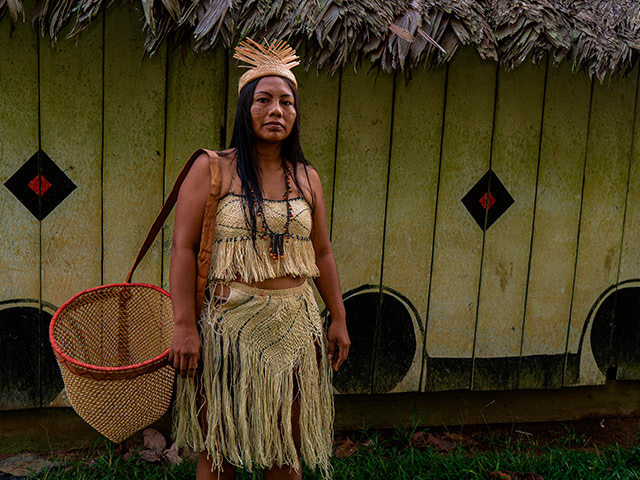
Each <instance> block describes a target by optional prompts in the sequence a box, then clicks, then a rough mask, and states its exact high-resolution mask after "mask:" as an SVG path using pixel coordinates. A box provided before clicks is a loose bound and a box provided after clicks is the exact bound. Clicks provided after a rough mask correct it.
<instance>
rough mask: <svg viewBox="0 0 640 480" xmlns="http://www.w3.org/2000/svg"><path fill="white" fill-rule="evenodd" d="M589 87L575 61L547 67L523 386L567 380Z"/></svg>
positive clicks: (555, 385) (558, 383)
mask: <svg viewBox="0 0 640 480" xmlns="http://www.w3.org/2000/svg"><path fill="white" fill-rule="evenodd" d="M590 91H591V82H590V81H589V78H588V77H587V76H586V75H574V74H572V72H571V66H570V65H568V64H566V63H565V64H562V65H561V66H559V67H555V66H554V67H552V66H550V67H549V69H548V72H547V89H546V95H545V106H544V119H543V126H542V139H541V144H540V167H539V173H538V188H537V198H536V211H535V224H534V228H533V238H532V243H531V260H530V262H531V265H530V269H529V285H528V290H527V303H526V306H525V315H524V327H523V328H524V331H523V341H522V357H521V361H520V372H519V380H518V386H519V388H558V387H560V386H562V376H563V371H564V362H565V347H566V341H567V328H568V324H569V316H570V311H571V290H572V285H573V277H574V267H575V257H576V244H577V238H578V225H579V218H580V195H581V191H582V177H583V170H584V158H585V149H586V140H587V129H588V121H589V102H590ZM574 363H575V362H574V361H573V359H571V361H570V362H569V364H574Z"/></svg>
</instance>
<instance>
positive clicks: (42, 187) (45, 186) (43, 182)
mask: <svg viewBox="0 0 640 480" xmlns="http://www.w3.org/2000/svg"><path fill="white" fill-rule="evenodd" d="M29 188H30V189H31V190H33V192H34V193H35V194H36V195H38V196H40V197H41V196H42V195H44V194H45V193H47V190H49V189H50V188H51V183H49V181H48V180H47V179H46V178H44V177H43V176H42V175H37V176H36V177H34V179H33V180H31V181H30V182H29Z"/></svg>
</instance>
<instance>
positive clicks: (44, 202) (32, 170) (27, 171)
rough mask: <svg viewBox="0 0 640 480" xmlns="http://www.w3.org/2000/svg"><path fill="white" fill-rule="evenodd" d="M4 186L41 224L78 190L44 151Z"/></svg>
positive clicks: (33, 157) (32, 158) (25, 164)
mask: <svg viewBox="0 0 640 480" xmlns="http://www.w3.org/2000/svg"><path fill="white" fill-rule="evenodd" d="M4 186H5V187H7V188H8V189H9V191H11V193H13V194H14V195H15V197H16V198H17V199H18V200H20V202H22V204H23V205H24V206H25V207H26V208H27V210H29V211H30V212H31V213H32V214H33V216H34V217H36V218H37V219H38V220H44V219H45V217H46V216H47V215H49V214H50V213H51V212H52V211H53V210H54V209H55V208H56V207H57V206H58V205H60V204H61V203H62V201H63V200H64V199H65V198H67V197H68V196H69V194H70V193H71V192H73V190H75V188H76V185H75V184H74V183H73V182H72V181H71V179H70V178H69V177H67V175H66V174H65V173H64V172H63V171H62V170H61V169H60V167H58V166H57V165H56V164H55V162H54V161H53V160H51V158H49V155H47V154H46V153H45V152H44V151H43V150H38V151H37V152H36V153H34V154H33V155H32V156H31V158H30V159H29V160H27V161H26V162H25V163H24V165H22V166H21V167H20V168H19V169H18V170H17V171H16V173H14V174H13V175H12V176H11V178H10V179H9V180H7V181H6V182H5V183H4Z"/></svg>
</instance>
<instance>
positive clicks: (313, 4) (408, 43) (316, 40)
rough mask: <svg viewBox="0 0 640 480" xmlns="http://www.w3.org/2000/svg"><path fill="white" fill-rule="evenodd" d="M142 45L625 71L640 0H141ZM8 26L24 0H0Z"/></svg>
mask: <svg viewBox="0 0 640 480" xmlns="http://www.w3.org/2000/svg"><path fill="white" fill-rule="evenodd" d="M140 2H141V9H142V11H143V12H144V19H145V23H144V27H143V28H144V31H145V32H146V35H147V38H146V42H145V50H146V51H147V53H149V54H153V53H154V52H156V51H157V50H158V48H160V45H162V43H163V42H164V41H165V40H166V39H167V37H169V36H176V37H177V38H179V39H186V40H189V39H190V42H191V46H192V48H193V49H194V50H195V51H199V52H204V51H208V50H212V49H214V48H215V47H216V46H217V45H218V43H219V42H222V44H223V45H224V47H225V48H233V47H234V46H235V45H236V44H237V43H238V41H239V40H240V39H242V38H244V37H245V36H251V37H253V38H257V39H260V40H261V39H262V38H266V39H267V40H270V41H273V40H276V39H286V40H288V41H289V42H290V43H291V44H292V45H294V46H300V45H301V44H303V43H304V44H305V45H306V54H307V66H309V65H310V64H314V63H315V65H316V67H317V68H318V69H320V68H325V69H327V70H328V71H329V72H335V71H336V70H337V69H338V68H340V67H341V66H344V65H346V64H348V63H353V64H354V66H356V65H358V63H359V62H360V61H361V60H363V59H369V60H372V61H373V62H374V63H375V64H376V65H378V66H379V67H380V68H382V69H383V70H385V71H387V72H394V71H404V72H405V73H406V74H407V75H409V74H410V72H411V70H413V69H415V68H416V67H418V66H419V65H420V64H424V65H433V64H439V63H444V62H447V61H449V60H450V59H451V58H452V57H453V55H454V53H455V52H456V50H457V48H458V47H459V46H460V45H471V46H473V47H474V48H475V49H476V50H477V51H478V53H479V54H480V56H481V57H482V58H486V59H493V60H496V61H498V62H499V63H500V64H501V65H502V66H503V67H504V68H506V69H512V68H515V67H517V66H518V65H520V64H521V63H523V62H525V61H534V62H539V61H540V60H541V59H542V58H543V57H544V56H545V55H549V56H550V58H552V60H553V61H555V62H556V63H557V62H560V61H562V60H564V59H568V60H569V61H571V62H572V64H573V67H574V68H575V69H580V70H586V71H587V72H588V73H589V75H591V76H593V75H595V76H596V77H597V78H599V79H600V80H601V81H602V79H603V78H604V77H605V76H606V75H607V74H611V75H617V74H623V73H625V72H626V71H628V70H629V69H630V68H631V67H632V66H633V61H634V60H635V58H636V57H637V56H638V54H639V53H640V2H638V1H637V0H515V1H514V0H244V1H243V0H140ZM114 3H115V0H38V3H37V5H36V6H35V7H34V9H33V12H32V22H33V24H34V27H35V28H36V29H37V30H38V31H39V33H40V34H41V35H42V36H49V37H51V39H52V40H53V41H54V42H55V40H56V36H57V35H58V34H59V32H60V31H61V30H62V29H63V28H64V27H65V26H66V25H68V24H72V25H73V28H72V29H71V33H70V34H69V35H76V34H78V33H79V32H80V31H82V30H83V29H84V28H86V27H87V25H88V24H89V23H90V21H91V19H92V18H94V17H95V16H96V15H97V14H98V13H100V11H102V10H103V9H105V8H108V7H110V6H111V5H112V4H114ZM7 12H8V13H9V18H10V22H11V27H12V28H14V27H15V25H16V23H17V21H18V16H19V15H20V14H22V15H23V16H24V12H23V7H22V3H21V0H0V19H1V18H2V17H3V16H5V14H6V13H7Z"/></svg>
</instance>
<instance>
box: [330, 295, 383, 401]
mask: <svg viewBox="0 0 640 480" xmlns="http://www.w3.org/2000/svg"><path fill="white" fill-rule="evenodd" d="M345 296H346V297H347V298H345V301H344V306H345V310H346V316H347V327H348V328H349V336H350V338H351V347H350V348H349V357H348V358H347V360H346V362H345V363H344V364H343V365H342V367H341V368H340V370H338V371H337V372H336V373H335V375H334V377H333V383H334V386H335V387H336V389H337V390H338V391H339V392H341V393H370V391H371V366H372V363H373V362H372V361H373V347H374V344H373V341H374V325H375V318H376V314H377V306H378V292H375V291H368V292H362V293H359V294H356V295H350V296H349V294H346V295H345Z"/></svg>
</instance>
